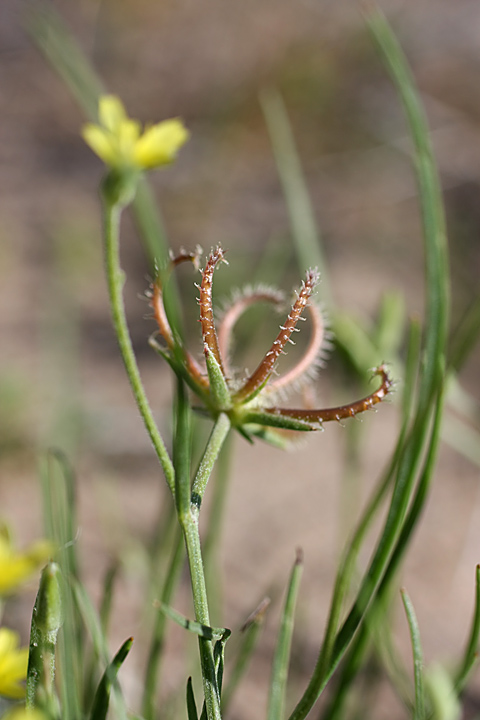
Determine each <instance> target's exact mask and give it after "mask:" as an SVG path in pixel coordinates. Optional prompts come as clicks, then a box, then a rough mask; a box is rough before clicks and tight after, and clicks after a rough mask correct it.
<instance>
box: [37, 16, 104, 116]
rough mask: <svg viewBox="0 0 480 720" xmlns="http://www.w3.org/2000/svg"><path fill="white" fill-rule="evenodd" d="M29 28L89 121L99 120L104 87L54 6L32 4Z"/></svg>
mask: <svg viewBox="0 0 480 720" xmlns="http://www.w3.org/2000/svg"><path fill="white" fill-rule="evenodd" d="M27 27H28V30H29V31H30V33H31V35H32V37H33V39H34V41H35V42H36V44H37V45H38V47H39V48H40V50H41V51H42V52H43V54H44V55H45V57H46V58H47V60H48V61H49V62H50V64H51V66H52V67H53V68H54V69H55V71H56V72H57V73H58V74H59V75H60V77H61V78H62V80H63V82H64V83H65V85H66V86H67V87H68V88H69V90H70V92H71V93H72V95H73V96H74V97H75V99H76V101H77V102H78V104H79V105H80V106H81V107H82V108H83V109H84V111H85V113H86V114H87V116H88V117H89V119H90V120H93V121H96V120H97V117H98V116H97V111H98V98H99V97H100V95H102V94H103V93H104V92H105V90H104V88H103V86H102V83H101V82H100V80H99V78H98V76H97V74H96V73H95V71H94V70H93V68H92V66H91V65H90V63H89V61H88V60H87V58H86V57H85V54H84V53H83V51H82V50H81V48H80V46H79V45H78V43H77V42H76V40H75V39H74V37H73V36H72V34H71V33H70V31H69V29H68V28H67V26H66V25H65V24H64V22H63V20H62V18H61V17H60V15H59V14H58V13H57V12H56V11H55V9H54V7H53V6H52V5H50V4H49V3H47V2H42V3H41V5H40V4H39V3H35V4H30V5H29V7H28V15H27Z"/></svg>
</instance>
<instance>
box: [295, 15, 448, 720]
mask: <svg viewBox="0 0 480 720" xmlns="http://www.w3.org/2000/svg"><path fill="white" fill-rule="evenodd" d="M367 23H368V25H369V28H370V30H371V32H372V34H373V36H374V39H375V40H376V42H377V44H378V46H379V49H380V51H381V54H382V57H383V60H384V62H385V64H386V66H387V68H388V69H389V71H390V74H391V77H392V79H393V81H394V83H395V85H396V88H397V91H398V93H399V96H400V98H401V100H402V103H403V106H404V109H405V114H406V117H407V121H408V124H409V127H410V133H411V136H412V139H413V143H414V148H415V154H414V161H415V169H416V177H417V183H418V187H419V193H420V204H421V209H422V218H423V238H424V248H425V259H426V262H425V265H426V272H425V276H426V312H425V322H424V328H425V329H424V343H423V349H422V350H423V352H422V365H421V367H420V373H419V383H418V400H417V401H416V406H415V410H414V413H413V415H414V417H413V422H412V425H411V428H410V429H409V431H408V434H407V437H406V439H405V442H404V443H403V445H402V447H401V450H400V453H399V457H398V467H397V470H396V480H395V487H394V491H393V494H392V499H391V503H390V508H389V511H388V515H387V518H386V521H385V525H384V529H383V531H382V533H381V536H380V539H379V541H378V543H377V547H376V550H375V552H374V554H373V558H372V560H371V562H370V566H369V569H368V571H367V572H366V574H365V576H364V578H363V580H362V582H361V584H360V589H359V591H358V594H357V598H356V600H355V602H354V604H353V606H352V608H351V610H350V612H349V614H348V616H347V618H346V620H345V622H344V623H343V625H342V627H341V629H340V631H339V632H338V634H337V635H336V638H335V642H334V646H333V650H332V652H331V653H329V652H325V651H324V650H323V648H322V650H321V652H320V655H319V658H318V661H317V665H316V667H315V670H314V673H313V676H312V679H311V681H310V683H309V685H308V686H307V689H306V690H305V692H304V694H303V696H302V698H301V699H300V701H299V702H298V704H297V706H296V708H295V709H294V711H293V713H292V715H291V716H290V720H303V718H305V717H306V716H307V714H308V712H309V711H310V710H311V708H312V707H313V705H314V703H315V702H316V700H317V699H318V697H319V696H320V694H321V692H322V690H323V689H324V687H325V686H326V684H327V682H328V680H329V679H330V677H331V675H332V674H333V672H334V670H335V668H336V667H337V665H338V663H339V662H340V660H341V658H342V657H343V655H344V653H345V651H346V649H347V648H348V646H349V644H350V642H351V640H352V638H353V637H354V635H355V633H356V631H357V630H358V628H359V626H360V624H361V623H362V621H363V619H364V616H365V613H366V611H367V608H368V606H369V604H370V603H371V601H372V599H373V598H374V597H375V594H376V592H377V591H378V588H379V585H380V583H381V580H382V577H383V575H384V573H385V571H386V569H387V567H388V563H389V560H390V557H391V554H392V552H393V550H394V548H395V547H396V544H397V540H398V537H399V535H400V533H401V531H402V527H403V523H404V519H405V515H406V513H407V510H408V506H409V502H410V499H411V495H412V493H413V491H414V488H415V482H416V480H417V475H418V471H419V467H420V462H421V459H422V456H423V455H424V453H425V451H426V449H427V447H428V446H429V445H430V450H431V453H430V459H429V464H430V465H431V466H433V461H434V457H435V451H436V447H437V440H438V435H437V436H432V437H430V433H431V432H432V431H431V428H432V416H433V414H434V413H435V412H437V413H439V412H440V411H441V404H442V403H441V400H440V399H437V397H436V396H437V394H438V393H439V392H440V391H441V388H442V386H443V380H444V365H445V345H446V338H447V328H448V312H449V286H448V261H447V247H446V236H445V222H444V215H443V206H442V198H441V193H440V186H439V182H438V178H437V172H436V166H435V161H434V158H433V153H432V150H431V146H430V141H429V135H428V126H427V123H426V121H425V117H424V114H423V110H422V108H421V105H420V102H419V100H418V97H417V92H416V89H415V84H414V81H413V78H412V76H411V73H410V70H409V68H408V64H407V62H406V60H405V57H404V55H403V53H402V51H401V49H400V47H399V45H398V43H397V41H396V39H395V37H394V35H393V33H392V31H391V29H390V27H389V25H388V23H387V21H386V20H385V18H384V17H383V15H382V14H381V13H380V12H379V11H377V10H372V11H370V12H369V13H368V15H367ZM438 424H439V423H437V422H436V423H435V426H436V427H437V426H438ZM435 432H436V431H433V433H434V434H435ZM425 474H426V475H428V473H425ZM424 487H425V488H426V487H428V482H425V483H424ZM418 500H419V502H418V503H417V506H416V509H415V513H414V514H413V515H411V516H410V517H411V519H412V520H414V519H415V521H416V519H418V517H419V511H420V509H421V507H422V504H423V500H424V496H423V490H422V491H421V492H420V493H419V494H418ZM410 536H411V528H409V529H408V531H407V532H406V534H405V536H404V538H403V540H405V542H406V541H407V540H408V539H409V538H410ZM397 547H398V546H397ZM405 547H406V544H405V543H403V544H402V546H401V551H400V548H398V549H399V552H398V553H397V557H398V558H400V557H401V556H402V554H403V552H404V549H405ZM328 655H330V657H329V659H328V661H327V662H325V660H326V657H328Z"/></svg>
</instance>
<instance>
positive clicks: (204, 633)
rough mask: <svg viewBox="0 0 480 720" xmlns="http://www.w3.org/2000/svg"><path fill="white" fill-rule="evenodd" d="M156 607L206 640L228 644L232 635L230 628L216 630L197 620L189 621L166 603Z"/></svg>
mask: <svg viewBox="0 0 480 720" xmlns="http://www.w3.org/2000/svg"><path fill="white" fill-rule="evenodd" d="M156 606H157V607H158V609H159V610H160V612H162V613H164V615H166V616H167V617H169V618H170V620H173V622H175V623H177V625H180V627H183V628H184V629H185V630H188V631H189V632H192V633H194V634H195V635H198V636H199V637H203V638H205V639H206V640H222V642H226V640H227V639H228V638H229V637H230V635H231V634H232V631H231V630H229V629H228V628H214V627H210V626H209V625H202V623H199V622H196V621H195V620H189V619H188V618H186V617H185V615H182V614H181V613H179V612H177V611H176V610H174V609H173V608H171V607H170V606H169V605H165V603H162V602H159V603H156Z"/></svg>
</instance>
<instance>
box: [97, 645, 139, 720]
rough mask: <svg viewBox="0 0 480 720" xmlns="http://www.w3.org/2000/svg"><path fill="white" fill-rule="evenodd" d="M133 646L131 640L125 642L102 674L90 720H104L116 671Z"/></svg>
mask: <svg viewBox="0 0 480 720" xmlns="http://www.w3.org/2000/svg"><path fill="white" fill-rule="evenodd" d="M132 644H133V638H128V640H125V642H124V643H123V645H122V646H121V648H120V650H119V651H118V652H117V654H116V655H115V657H114V658H113V660H112V662H111V663H110V664H109V665H108V666H107V668H106V670H105V672H104V673H103V676H102V679H101V680H100V683H99V685H98V688H97V692H96V693H95V698H94V700H93V706H92V711H91V713H90V720H105V718H106V717H107V713H108V707H109V704H110V693H111V690H112V685H113V684H114V683H115V682H116V678H117V675H118V671H119V670H120V668H121V666H122V664H123V662H124V660H125V658H126V657H127V655H128V653H129V652H130V649H131V647H132Z"/></svg>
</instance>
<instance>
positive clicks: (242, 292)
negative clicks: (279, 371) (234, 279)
mask: <svg viewBox="0 0 480 720" xmlns="http://www.w3.org/2000/svg"><path fill="white" fill-rule="evenodd" d="M262 303H263V304H265V303H268V304H270V305H273V306H274V307H275V309H277V310H280V308H283V306H284V304H285V295H284V293H283V292H282V291H281V290H278V289H277V288H274V287H271V286H269V285H262V284H259V285H247V286H246V287H244V288H242V289H239V288H236V289H235V290H234V291H233V292H232V294H231V297H230V300H229V301H228V302H226V303H224V304H223V306H222V307H221V308H220V310H216V311H215V318H216V323H217V327H218V333H217V335H218V346H219V349H220V354H221V356H222V358H223V364H224V368H225V372H226V374H227V376H228V377H231V376H232V368H231V364H230V353H231V350H232V344H233V342H232V338H233V330H234V328H235V325H236V324H237V322H238V321H239V320H240V318H241V317H242V316H243V314H244V313H245V312H246V311H247V310H248V309H249V308H250V307H252V305H257V304H262Z"/></svg>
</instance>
